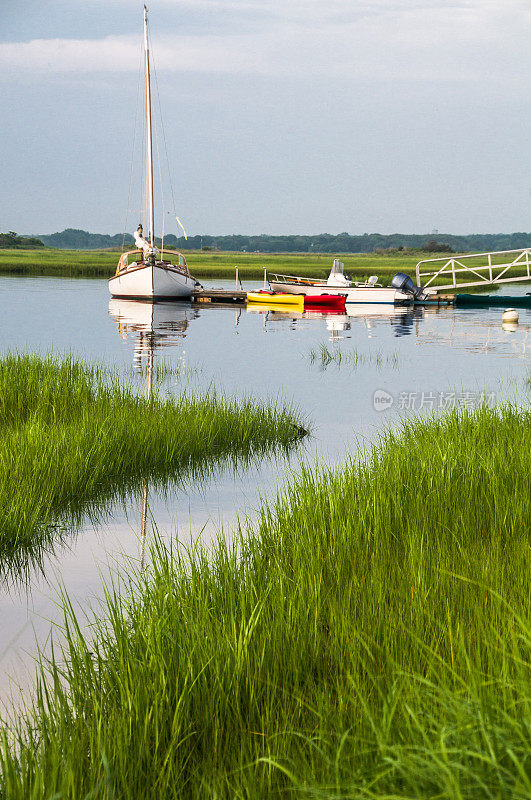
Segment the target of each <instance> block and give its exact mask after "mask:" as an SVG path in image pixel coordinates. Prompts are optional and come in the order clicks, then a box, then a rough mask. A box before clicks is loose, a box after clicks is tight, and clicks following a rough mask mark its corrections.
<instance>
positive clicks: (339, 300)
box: [303, 294, 346, 311]
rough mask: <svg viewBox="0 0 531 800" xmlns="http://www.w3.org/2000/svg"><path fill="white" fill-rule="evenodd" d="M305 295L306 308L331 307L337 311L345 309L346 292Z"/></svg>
mask: <svg viewBox="0 0 531 800" xmlns="http://www.w3.org/2000/svg"><path fill="white" fill-rule="evenodd" d="M303 297H304V308H330V309H334V310H336V311H343V310H344V309H345V301H346V295H344V294H307V295H303Z"/></svg>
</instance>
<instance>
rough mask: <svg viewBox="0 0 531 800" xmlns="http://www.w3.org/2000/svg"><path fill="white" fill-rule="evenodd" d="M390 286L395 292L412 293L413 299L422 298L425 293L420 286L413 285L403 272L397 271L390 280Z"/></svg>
mask: <svg viewBox="0 0 531 800" xmlns="http://www.w3.org/2000/svg"><path fill="white" fill-rule="evenodd" d="M391 286H392V287H393V289H396V290H397V292H404V294H410V295H412V296H413V297H414V298H415V300H424V298H425V294H424V289H423V288H422V286H415V284H414V283H413V281H412V280H411V278H410V277H409V275H406V274H405V273H404V272H397V273H396V275H395V276H394V277H393V280H392V281H391Z"/></svg>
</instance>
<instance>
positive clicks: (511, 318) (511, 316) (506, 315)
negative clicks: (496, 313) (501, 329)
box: [502, 308, 518, 325]
mask: <svg viewBox="0 0 531 800" xmlns="http://www.w3.org/2000/svg"><path fill="white" fill-rule="evenodd" d="M502 322H512V323H513V325H514V324H516V325H518V311H517V310H516V309H515V308H506V309H505V311H504V312H503V317H502Z"/></svg>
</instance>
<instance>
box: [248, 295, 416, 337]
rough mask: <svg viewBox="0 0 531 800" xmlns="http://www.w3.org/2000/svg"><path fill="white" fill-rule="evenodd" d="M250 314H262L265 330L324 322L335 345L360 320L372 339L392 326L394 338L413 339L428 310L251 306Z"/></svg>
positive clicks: (376, 306) (364, 305) (351, 305)
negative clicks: (373, 334)
mask: <svg viewBox="0 0 531 800" xmlns="http://www.w3.org/2000/svg"><path fill="white" fill-rule="evenodd" d="M247 312H248V313H249V314H261V315H262V316H263V319H264V326H263V327H264V329H265V330H267V328H268V325H269V324H270V323H277V324H278V323H282V322H284V323H286V325H285V327H288V328H291V329H292V330H294V329H295V328H296V327H297V325H300V324H304V323H305V322H312V321H316V320H321V321H324V323H325V325H326V330H327V331H328V333H329V339H330V341H331V342H334V341H338V340H340V339H343V338H345V337H344V335H343V334H344V333H345V332H346V331H350V330H351V328H352V321H353V320H354V319H357V320H360V321H361V322H362V323H363V324H364V326H365V328H366V329H367V332H368V335H369V338H371V332H372V331H373V330H374V328H375V327H376V325H378V324H380V323H384V324H390V325H391V327H392V328H393V334H394V336H397V337H399V336H409V335H410V334H412V333H413V332H414V324H415V322H416V321H417V320H419V319H422V317H423V315H424V309H423V308H422V307H421V306H393V305H390V304H389V303H386V304H383V303H370V304H368V303H349V304H348V305H347V306H346V307H345V310H344V311H335V310H330V311H326V310H324V309H323V310H320V311H297V310H295V309H286V308H279V307H278V306H275V305H270V306H268V305H267V304H264V303H261V304H260V305H255V306H247Z"/></svg>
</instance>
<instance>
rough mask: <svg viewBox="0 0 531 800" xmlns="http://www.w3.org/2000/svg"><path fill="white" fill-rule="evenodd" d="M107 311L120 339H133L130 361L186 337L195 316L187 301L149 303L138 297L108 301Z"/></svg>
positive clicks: (139, 365) (138, 364) (137, 361)
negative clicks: (132, 354)
mask: <svg viewBox="0 0 531 800" xmlns="http://www.w3.org/2000/svg"><path fill="white" fill-rule="evenodd" d="M109 314H110V316H111V317H112V318H113V319H114V321H115V322H116V323H117V325H118V332H119V334H120V337H121V339H122V340H124V341H127V340H128V339H129V338H133V340H134V343H135V350H134V364H135V367H137V368H140V369H141V368H142V363H143V361H145V360H147V359H149V357H150V353H151V355H152V354H153V353H154V352H155V351H156V350H158V349H160V348H161V347H172V346H174V345H175V344H176V343H178V342H179V341H180V340H182V339H184V338H185V337H186V334H187V331H188V326H189V324H190V322H191V321H192V320H193V319H196V318H197V317H198V316H199V310H198V309H197V308H196V307H195V306H193V305H192V304H191V303H183V302H180V303H151V302H148V301H146V302H143V301H141V300H121V299H118V298H113V299H112V300H110V301H109Z"/></svg>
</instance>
